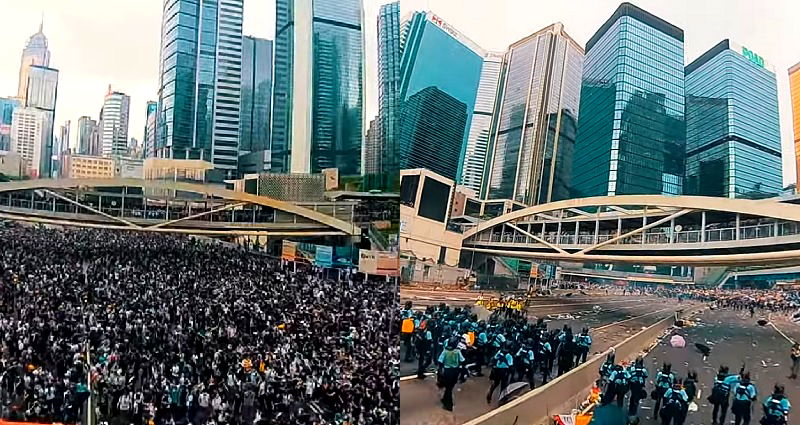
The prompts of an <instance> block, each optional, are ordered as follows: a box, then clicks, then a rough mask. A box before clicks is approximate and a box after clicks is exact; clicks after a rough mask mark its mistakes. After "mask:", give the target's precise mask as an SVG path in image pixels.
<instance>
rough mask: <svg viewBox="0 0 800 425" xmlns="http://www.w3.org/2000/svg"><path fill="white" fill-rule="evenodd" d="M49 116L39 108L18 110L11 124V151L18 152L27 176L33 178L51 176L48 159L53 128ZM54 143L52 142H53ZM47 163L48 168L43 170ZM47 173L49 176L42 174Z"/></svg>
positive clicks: (15, 111) (15, 110)
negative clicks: (48, 135)
mask: <svg viewBox="0 0 800 425" xmlns="http://www.w3.org/2000/svg"><path fill="white" fill-rule="evenodd" d="M51 119H52V118H51V117H50V116H49V114H48V113H47V112H45V111H43V110H41V109H38V108H26V107H22V108H16V109H14V117H13V118H12V124H11V151H12V152H16V153H17V154H18V155H19V156H20V157H21V158H22V159H23V161H25V169H26V171H25V174H27V175H28V176H29V177H32V178H38V177H42V178H46V177H48V176H49V170H50V168H49V167H50V158H49V157H47V156H46V155H47V150H46V148H47V146H46V144H45V141H46V139H47V130H48V126H49V127H50V128H49V130H50V140H52V136H53V128H52V125H51V124H50V120H51ZM51 143H52V142H51ZM44 163H47V167H46V168H44V169H43V168H42V167H43V164H44ZM43 170H44V171H46V172H47V174H44V173H42V171H43Z"/></svg>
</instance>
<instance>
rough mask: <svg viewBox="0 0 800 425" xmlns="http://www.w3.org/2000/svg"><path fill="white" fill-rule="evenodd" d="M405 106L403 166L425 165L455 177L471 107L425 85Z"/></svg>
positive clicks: (440, 173)
mask: <svg viewBox="0 0 800 425" xmlns="http://www.w3.org/2000/svg"><path fill="white" fill-rule="evenodd" d="M402 110H403V114H402V115H401V116H400V141H401V143H400V166H401V167H403V169H412V168H425V169H428V170H431V171H433V172H434V173H436V174H439V175H441V176H444V177H447V178H450V179H452V177H454V176H455V173H456V170H458V164H459V162H460V159H461V152H462V150H461V148H462V146H463V143H464V128H465V127H466V125H467V120H468V119H469V113H470V112H471V110H470V108H469V107H468V106H467V105H466V104H465V103H464V102H461V101H459V100H458V99H456V98H455V97H453V96H450V95H449V94H447V93H445V92H444V91H442V90H440V89H439V88H437V87H426V88H424V89H422V90H420V91H418V92H416V93H414V94H413V95H412V96H411V97H409V98H408V99H406V101H405V102H403V108H402Z"/></svg>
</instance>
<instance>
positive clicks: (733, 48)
mask: <svg viewBox="0 0 800 425" xmlns="http://www.w3.org/2000/svg"><path fill="white" fill-rule="evenodd" d="M685 73H686V77H685V78H686V86H685V87H686V183H685V186H684V189H685V190H684V192H685V193H686V194H687V195H703V196H722V197H726V198H755V199H758V198H766V197H770V196H775V195H777V194H778V193H780V191H781V188H782V183H783V176H782V174H781V137H780V121H779V118H778V86H777V81H776V79H775V72H774V70H773V68H772V66H771V65H770V64H769V63H767V62H765V61H764V60H763V58H761V57H760V56H758V55H757V54H755V53H753V52H752V51H750V50H749V49H747V48H746V47H742V46H740V45H738V44H736V43H734V42H731V41H729V40H722V41H721V42H719V43H718V44H717V45H716V46H714V47H712V48H711V49H710V50H708V51H707V52H705V53H703V54H702V55H700V57H698V58H697V59H696V60H695V61H694V62H692V63H690V64H689V65H687V66H686V71H685Z"/></svg>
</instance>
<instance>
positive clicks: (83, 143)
mask: <svg viewBox="0 0 800 425" xmlns="http://www.w3.org/2000/svg"><path fill="white" fill-rule="evenodd" d="M97 135H98V129H97V121H95V120H93V119H91V118H89V117H86V116H83V117H80V118H79V119H78V141H77V143H76V146H75V147H76V149H77V153H78V155H97V154H98V153H97V152H92V147H93V145H94V139H95V138H97Z"/></svg>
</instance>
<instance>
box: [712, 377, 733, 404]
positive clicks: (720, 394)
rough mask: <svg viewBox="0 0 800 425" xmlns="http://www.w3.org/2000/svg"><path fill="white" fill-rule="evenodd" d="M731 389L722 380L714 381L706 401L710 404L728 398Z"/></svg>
mask: <svg viewBox="0 0 800 425" xmlns="http://www.w3.org/2000/svg"><path fill="white" fill-rule="evenodd" d="M730 391H731V389H730V387H728V384H726V383H725V382H723V381H714V387H713V388H711V395H710V396H708V401H709V402H710V403H711V404H719V403H722V402H723V401H725V399H727V398H728V394H729V393H730Z"/></svg>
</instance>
